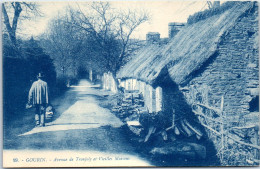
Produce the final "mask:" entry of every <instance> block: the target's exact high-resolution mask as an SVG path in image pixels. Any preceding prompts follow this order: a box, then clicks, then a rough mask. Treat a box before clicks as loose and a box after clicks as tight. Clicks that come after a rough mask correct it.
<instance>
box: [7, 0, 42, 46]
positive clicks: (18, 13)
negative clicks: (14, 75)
mask: <svg viewBox="0 0 260 169" xmlns="http://www.w3.org/2000/svg"><path fill="white" fill-rule="evenodd" d="M38 9H39V8H38V4H37V3H33V2H5V3H2V12H3V21H4V25H5V28H6V31H7V33H8V36H9V38H10V40H11V43H12V45H13V47H14V49H15V50H17V47H18V46H17V45H18V43H17V37H16V33H17V28H18V24H19V22H20V20H23V19H30V18H31V17H32V16H33V15H34V16H37V15H41V12H40V11H39V10H38ZM23 11H24V12H23Z"/></svg>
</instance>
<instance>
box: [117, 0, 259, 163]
mask: <svg viewBox="0 0 260 169" xmlns="http://www.w3.org/2000/svg"><path fill="white" fill-rule="evenodd" d="M214 10H215V11H214V12H212V11H204V12H201V13H199V14H197V15H200V16H201V17H198V18H199V19H197V20H196V21H193V22H192V24H189V23H188V24H186V25H185V26H184V27H183V28H182V29H181V30H180V31H179V32H178V33H177V34H176V35H175V37H173V38H172V39H171V40H170V41H169V43H167V44H166V45H163V46H160V45H159V44H152V45H154V46H148V47H147V46H146V47H144V49H143V54H139V55H136V56H135V57H134V58H133V59H132V60H131V61H130V62H128V63H127V64H126V65H125V66H124V67H123V68H122V69H121V70H120V71H119V72H118V74H117V78H119V79H121V82H123V81H125V82H126V81H127V79H128V81H129V80H133V79H134V81H136V82H135V84H136V83H139V84H141V85H139V87H138V88H137V90H142V89H141V87H140V86H142V85H143V86H147V85H148V86H150V87H151V88H150V89H149V90H148V91H150V95H149V97H150V101H147V103H146V105H147V107H149V109H150V111H151V112H153V111H155V112H156V111H157V109H156V107H157V108H158V107H161V108H158V110H162V111H163V112H164V113H165V118H167V119H169V123H170V121H175V122H176V121H177V120H178V119H184V120H181V121H179V122H176V123H172V125H175V128H177V129H178V130H179V131H180V132H182V133H183V134H184V135H185V136H191V135H194V134H195V135H196V136H197V138H200V135H201V134H202V133H203V132H201V131H202V129H201V128H200V127H197V126H200V125H202V126H203V128H204V129H205V130H206V132H207V136H208V137H209V139H211V140H212V141H213V142H214V145H215V148H216V149H217V152H218V157H219V159H220V162H221V163H222V164H223V165H252V164H255V165H256V164H259V149H260V146H259V125H258V123H259V103H258V102H259V92H258V90H259V47H258V44H259V43H258V4H257V2H226V3H224V4H222V5H221V6H220V7H218V8H215V9H214ZM149 48H151V49H149ZM152 48H154V50H152ZM122 86H123V87H125V86H124V85H122ZM137 86H138V85H137ZM146 90H147V89H146ZM156 91H157V92H158V94H156ZM144 95H146V94H144ZM149 97H147V98H148V100H149ZM154 100H155V101H154ZM157 101H159V103H158V102H157ZM160 101H161V102H160ZM195 115H196V117H195ZM173 118H174V119H175V120H174V119H173ZM196 118H198V121H197V120H196ZM197 122H198V123H200V125H197ZM196 127H197V128H196ZM177 133H178V132H177Z"/></svg>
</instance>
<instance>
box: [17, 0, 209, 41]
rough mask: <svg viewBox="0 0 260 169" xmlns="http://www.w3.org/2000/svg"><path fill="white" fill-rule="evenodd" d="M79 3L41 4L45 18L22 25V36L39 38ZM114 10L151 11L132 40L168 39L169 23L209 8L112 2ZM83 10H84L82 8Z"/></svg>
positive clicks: (186, 3)
mask: <svg viewBox="0 0 260 169" xmlns="http://www.w3.org/2000/svg"><path fill="white" fill-rule="evenodd" d="M75 3H79V2H76V1H74V2H72V1H70V2H68V1H62V2H58V1H56V2H41V3H40V5H41V11H42V12H43V13H44V17H41V18H37V19H35V20H30V21H27V22H25V23H24V24H23V25H22V30H21V31H22V32H21V33H22V34H23V35H24V36H26V37H31V36H37V35H40V34H41V33H43V32H44V31H45V29H46V28H47V24H48V21H50V20H51V19H52V18H53V17H54V16H56V15H57V14H58V12H59V13H62V12H64V9H65V8H66V6H68V5H72V6H73V5H75ZM111 4H112V6H113V7H114V8H120V9H123V10H124V9H128V8H144V9H145V10H147V11H149V12H150V14H151V16H152V18H151V21H150V22H149V23H148V22H147V23H144V24H142V25H141V26H140V27H139V28H138V29H137V30H136V31H135V32H134V33H133V34H132V38H137V39H145V36H146V33H147V32H159V33H160V34H161V37H168V23H169V22H186V21H187V18H188V17H189V15H192V14H193V13H195V12H197V11H200V10H202V9H206V8H207V4H206V1H150V0H149V1H148V0H146V1H111ZM82 9H83V8H82Z"/></svg>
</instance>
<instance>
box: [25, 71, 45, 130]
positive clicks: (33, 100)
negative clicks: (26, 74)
mask: <svg viewBox="0 0 260 169" xmlns="http://www.w3.org/2000/svg"><path fill="white" fill-rule="evenodd" d="M37 78H38V80H37V81H35V82H34V83H33V84H32V87H31V89H30V91H29V97H28V105H30V106H32V105H33V106H35V109H36V110H35V122H36V127H38V126H40V127H43V126H45V108H46V106H47V104H48V103H49V98H48V85H47V83H46V82H45V81H43V80H42V78H43V75H42V74H41V73H39V74H38V76H37Z"/></svg>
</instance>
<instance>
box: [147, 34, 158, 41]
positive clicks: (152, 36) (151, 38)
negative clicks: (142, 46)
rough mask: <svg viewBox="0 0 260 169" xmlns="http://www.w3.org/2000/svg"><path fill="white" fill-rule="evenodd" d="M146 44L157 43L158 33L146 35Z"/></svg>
mask: <svg viewBox="0 0 260 169" xmlns="http://www.w3.org/2000/svg"><path fill="white" fill-rule="evenodd" d="M146 41H147V43H153V42H159V41H160V33H158V32H148V33H147V34H146Z"/></svg>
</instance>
